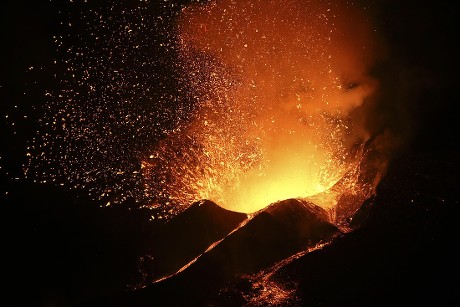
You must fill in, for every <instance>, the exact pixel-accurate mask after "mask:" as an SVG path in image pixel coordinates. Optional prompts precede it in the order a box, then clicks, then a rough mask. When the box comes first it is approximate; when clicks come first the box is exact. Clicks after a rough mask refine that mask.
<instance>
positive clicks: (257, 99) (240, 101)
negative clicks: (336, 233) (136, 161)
mask: <svg viewBox="0 0 460 307" xmlns="http://www.w3.org/2000/svg"><path fill="white" fill-rule="evenodd" d="M366 13H367V12H366V11H365V9H364V8H362V7H359V6H358V5H355V4H353V3H349V2H342V1H340V2H339V3H329V2H328V1H322V0H315V1H295V0H291V1H261V0H259V1H247V0H240V1H231V0H223V1H211V2H207V3H204V4H202V3H198V4H193V5H190V6H188V7H186V8H184V9H183V10H182V12H181V14H180V16H179V19H178V34H179V46H180V50H181V57H182V61H183V67H184V75H186V76H187V81H188V82H187V83H188V84H189V88H188V90H189V93H190V95H192V96H194V97H195V99H196V101H197V102H198V104H197V108H196V110H195V112H194V115H193V117H192V119H191V121H190V123H189V124H188V125H187V126H185V127H181V128H179V129H177V130H176V131H175V132H174V133H171V134H170V135H169V137H168V138H167V139H166V140H165V141H164V142H162V143H161V144H160V145H159V146H158V147H157V148H155V149H153V152H154V154H152V155H150V156H149V158H146V159H144V164H143V170H144V174H145V175H146V178H147V180H146V190H147V191H148V190H153V191H154V193H157V194H158V195H160V196H163V197H164V199H159V200H158V201H159V203H160V202H163V203H164V202H169V201H172V202H173V203H174V202H176V203H180V204H183V205H187V204H189V203H191V202H192V201H195V200H199V199H203V198H207V199H211V200H213V201H215V202H217V203H218V204H219V205H221V206H223V207H226V208H228V209H231V210H235V211H244V212H254V211H256V210H258V209H260V208H261V207H263V206H266V205H268V204H269V203H270V202H274V201H277V200H281V199H285V198H291V197H307V196H312V195H316V194H318V193H322V192H324V191H326V190H328V189H330V188H331V187H332V186H333V185H334V184H336V183H337V182H338V181H339V180H340V179H341V178H343V177H344V175H345V174H347V173H350V171H351V169H353V168H356V167H357V166H358V165H359V164H360V163H361V162H362V159H363V150H362V149H363V146H364V144H365V142H366V141H368V140H369V138H370V137H371V135H370V134H369V132H368V131H367V129H366V127H365V124H366V121H365V119H363V117H364V118H365V116H366V112H365V111H363V110H364V108H363V104H365V103H369V101H372V99H371V98H372V96H373V94H374V93H375V92H376V91H377V90H378V85H379V84H378V82H377V80H375V79H373V78H372V77H371V76H370V75H369V70H370V68H371V67H372V65H373V64H374V62H375V61H376V60H377V59H378V58H379V57H380V56H381V54H380V50H381V48H380V46H379V41H378V39H377V37H376V36H375V33H374V28H373V25H372V23H371V21H370V20H369V16H368V14H366ZM360 110H361V111H360ZM152 177H153V178H154V180H151V179H152ZM153 181H155V182H162V183H163V184H157V183H152V182H153ZM153 185H155V186H153ZM335 204H336V203H333V202H332V203H329V204H328V203H327V202H325V203H324V206H326V207H327V206H333V205H335Z"/></svg>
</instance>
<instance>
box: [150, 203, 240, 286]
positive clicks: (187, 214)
mask: <svg viewBox="0 0 460 307" xmlns="http://www.w3.org/2000/svg"><path fill="white" fill-rule="evenodd" d="M246 219H247V215H246V214H244V213H238V212H233V211H229V210H226V209H224V208H222V207H219V206H218V205H216V204H215V203H213V202H211V201H200V202H196V203H194V204H193V205H192V206H190V207H189V208H187V209H186V210H185V211H184V212H182V213H181V214H179V215H178V216H176V217H175V218H173V219H172V220H170V221H169V222H168V223H167V224H165V225H164V227H163V228H162V229H160V230H159V231H158V233H157V234H156V235H155V239H154V242H153V246H152V250H151V253H152V257H153V263H152V265H153V267H150V268H147V270H149V271H147V273H148V274H151V277H150V279H151V280H148V281H147V282H151V281H153V280H155V279H159V278H161V277H164V276H168V275H171V274H174V273H175V272H177V271H178V270H179V269H180V268H182V267H183V266H184V265H186V264H187V263H188V262H190V261H191V260H193V259H194V258H195V257H197V256H198V255H200V254H201V253H203V252H204V251H205V250H206V249H207V248H208V247H209V246H210V245H211V244H213V243H214V242H216V241H218V240H220V239H222V238H223V237H225V236H226V235H227V234H228V233H229V232H230V231H232V230H234V229H235V228H236V227H237V226H238V225H239V224H240V223H241V222H243V221H244V220H246Z"/></svg>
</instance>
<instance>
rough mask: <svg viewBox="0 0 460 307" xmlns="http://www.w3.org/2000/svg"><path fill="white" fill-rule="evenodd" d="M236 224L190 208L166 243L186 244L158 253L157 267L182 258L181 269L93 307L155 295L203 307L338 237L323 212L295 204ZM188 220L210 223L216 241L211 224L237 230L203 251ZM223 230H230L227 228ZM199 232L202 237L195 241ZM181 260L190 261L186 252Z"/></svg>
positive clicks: (214, 210) (208, 208) (227, 215)
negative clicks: (234, 285) (229, 288)
mask: <svg viewBox="0 0 460 307" xmlns="http://www.w3.org/2000/svg"><path fill="white" fill-rule="evenodd" d="M241 218H242V214H238V213H235V212H231V211H227V210H225V209H222V208H220V207H218V206H217V205H216V204H214V203H212V202H209V201H207V202H203V203H200V204H194V205H192V206H191V207H190V208H188V209H187V210H186V211H184V212H183V213H182V214H181V215H180V216H179V217H178V220H177V221H174V224H171V225H170V226H169V229H168V230H169V232H168V236H167V239H168V240H171V239H174V238H176V237H182V238H183V239H185V240H172V241H169V246H170V248H168V249H166V248H165V247H166V246H164V245H161V250H162V251H163V252H164V253H165V254H167V256H162V257H159V259H160V263H159V266H161V265H162V263H161V261H164V262H166V267H172V265H171V263H176V264H177V263H178V262H177V257H182V261H184V262H183V267H182V268H181V269H180V270H178V271H177V273H175V274H171V275H170V276H168V277H166V278H162V279H159V280H157V282H156V283H155V284H153V285H148V286H146V287H145V288H142V289H140V290H138V291H136V292H131V293H126V294H123V295H121V296H118V295H117V296H115V297H114V298H110V299H109V301H108V302H97V303H96V305H100V304H108V306H114V305H119V306H125V305H130V304H132V303H133V302H136V303H135V304H140V305H144V304H145V305H146V306H147V305H149V304H151V302H152V300H154V298H155V297H158V296H159V295H161V296H164V295H166V296H167V297H171V301H170V302H169V303H171V304H173V305H175V304H180V305H184V306H185V305H188V304H204V303H205V302H206V299H208V297H207V296H208V295H209V294H210V293H215V292H216V291H218V290H219V289H221V288H223V287H224V286H225V285H227V284H228V283H230V282H233V281H235V280H236V278H238V277H239V276H242V275H246V274H254V273H257V272H259V271H261V270H264V269H267V268H269V267H270V266H273V265H275V264H276V263H278V262H280V261H282V260H283V259H286V258H288V257H290V256H292V255H295V254H296V253H299V252H301V251H304V250H306V249H308V248H311V247H314V246H315V245H317V244H319V243H322V242H327V241H329V240H330V239H331V238H332V237H334V236H336V235H338V234H339V233H340V230H339V229H338V228H337V227H336V226H335V225H334V224H332V223H331V222H330V216H329V214H328V212H327V211H326V210H324V209H323V208H321V207H319V206H316V205H315V204H313V203H311V202H308V201H304V200H299V199H288V200H284V201H280V202H276V203H274V204H271V205H270V206H268V207H266V208H265V209H262V210H260V211H258V212H256V213H254V214H253V216H249V217H248V218H247V219H243V220H242V219H241ZM192 220H193V224H195V225H196V226H197V224H199V223H200V222H203V221H206V220H208V221H209V220H211V221H212V223H207V224H206V225H211V227H209V228H208V229H211V228H214V231H213V233H215V234H216V235H217V233H218V232H219V231H218V230H217V228H216V226H217V225H222V224H215V222H216V221H217V220H221V221H222V220H226V221H232V220H233V221H234V222H240V224H238V225H237V226H236V227H235V228H234V229H233V230H232V231H231V232H229V233H228V234H227V235H226V236H225V237H223V238H222V239H220V240H218V241H216V242H214V243H213V244H211V245H210V246H209V247H208V248H207V249H206V250H203V246H204V245H203V243H204V242H208V243H209V241H208V239H209V238H210V237H209V235H208V232H207V231H203V228H202V227H199V226H198V227H194V228H188V227H190V226H192V225H191V224H190V222H189V221H192ZM213 225H214V227H213ZM223 225H225V224H223ZM227 225H231V222H230V223H229V224H227ZM233 225H235V224H233ZM189 230H190V231H191V232H189ZM227 230H228V228H227ZM198 232H201V235H197V233H198ZM222 233H224V232H221V234H222ZM191 237H195V238H194V240H193V241H190V240H187V238H191ZM216 238H218V236H216ZM192 245H193V246H194V247H191V246H192ZM200 247H201V249H202V250H203V252H202V253H201V254H199V255H197V256H196V258H195V259H193V260H192V261H190V262H189V263H186V262H185V260H186V259H187V258H186V257H184V256H183V255H184V254H176V253H177V252H179V251H185V250H188V251H192V250H193V251H198V250H199V248H200ZM185 254H189V255H190V254H191V252H189V253H187V252H185ZM191 285H193V286H191ZM177 288H180V289H184V291H183V292H182V293H181V295H180V296H175V295H174V292H175V290H174V289H177ZM197 289H200V290H199V291H197ZM189 291H190V292H189Z"/></svg>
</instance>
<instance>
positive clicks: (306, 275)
mask: <svg viewBox="0 0 460 307" xmlns="http://www.w3.org/2000/svg"><path fill="white" fill-rule="evenodd" d="M455 157H456V153H455V152H454V153H451V154H449V153H444V158H443V159H440V157H439V156H437V155H435V154H433V155H430V154H426V155H421V154H418V153H417V154H416V155H413V154H406V155H401V157H399V158H397V159H395V160H394V161H393V162H392V163H391V165H390V168H389V170H388V173H387V175H386V176H385V177H384V179H383V180H382V182H381V183H380V184H379V186H378V189H377V195H376V197H375V198H374V199H373V201H371V202H366V203H365V205H363V206H362V207H361V209H360V210H358V211H357V213H356V214H355V216H354V217H353V219H352V220H354V221H355V222H356V223H360V225H361V226H360V227H357V228H356V229H355V230H353V231H351V232H348V233H341V232H340V230H339V229H338V228H337V227H335V226H334V225H333V224H331V223H329V222H328V215H327V213H326V212H324V211H323V210H322V209H321V208H319V207H317V206H315V205H314V204H312V203H308V202H305V201H299V200H293V199H291V200H286V201H282V202H278V203H276V204H273V205H271V206H269V207H267V208H265V209H263V210H261V211H260V212H259V213H258V214H257V215H255V216H254V217H253V218H252V219H249V220H247V222H246V223H242V224H240V227H239V228H237V229H236V230H235V231H233V232H230V234H229V235H227V236H226V237H225V238H224V239H223V240H222V241H220V243H219V244H216V245H215V246H213V248H211V249H209V250H208V251H207V252H205V253H204V254H202V255H201V256H200V257H198V258H196V259H195V261H193V262H191V263H190V265H189V266H188V267H186V268H185V269H184V270H182V271H181V272H179V273H177V274H175V275H173V276H171V277H169V278H167V279H165V280H163V281H161V282H157V283H154V284H151V285H149V286H146V287H144V288H142V289H139V290H136V291H131V292H123V293H118V294H115V295H110V296H105V297H103V298H100V299H97V300H95V301H91V302H87V304H85V306H88V305H94V306H128V305H129V306H150V305H152V304H160V305H162V306H168V305H169V306H191V305H192V306H193V305H195V306H273V305H277V306H310V305H311V306H317V305H321V306H384V305H388V304H394V303H396V302H402V303H405V304H411V305H412V304H421V303H426V302H429V303H431V304H433V305H439V304H440V305H443V304H448V303H449V302H452V301H453V300H458V299H459V295H458V294H456V293H457V292H456V290H455V289H456V288H457V287H458V282H456V281H455V279H454V278H453V277H454V276H457V275H458V273H460V272H459V271H460V270H459V266H458V261H457V259H458V257H459V256H460V255H459V253H458V251H457V249H456V242H458V235H457V233H458V230H457V227H456V226H455V225H456V220H457V216H458V212H459V209H458V203H459V197H458V191H457V188H458V186H459V178H458V173H459V168H458V163H457V162H456V159H455ZM321 242H329V243H328V244H325V245H324V246H322V245H321V244H319V245H318V243H321ZM315 246H316V247H317V246H320V247H319V248H314V247H315ZM312 247H313V248H312ZM449 280H453V281H452V282H450V281H449Z"/></svg>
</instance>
